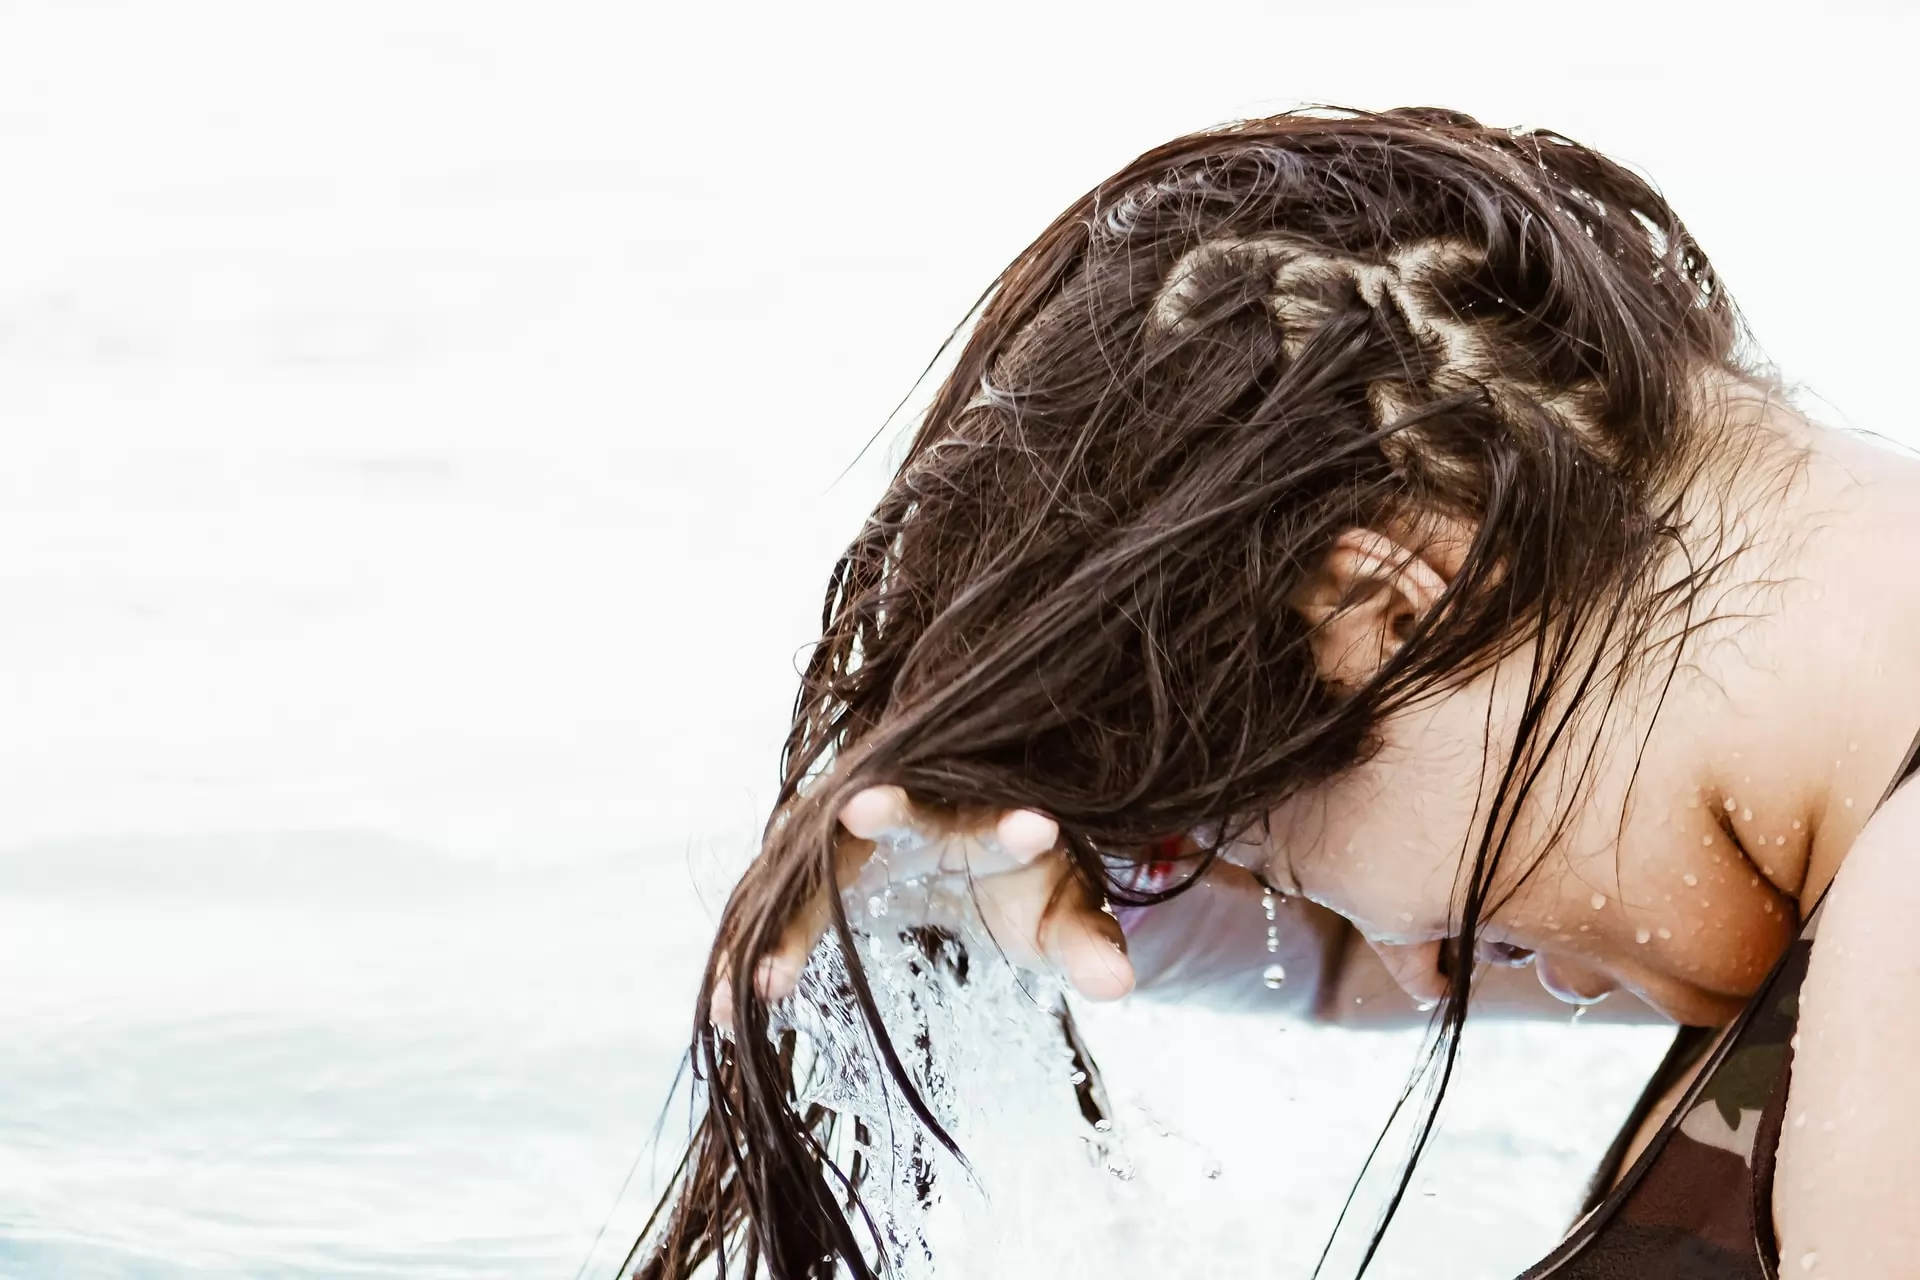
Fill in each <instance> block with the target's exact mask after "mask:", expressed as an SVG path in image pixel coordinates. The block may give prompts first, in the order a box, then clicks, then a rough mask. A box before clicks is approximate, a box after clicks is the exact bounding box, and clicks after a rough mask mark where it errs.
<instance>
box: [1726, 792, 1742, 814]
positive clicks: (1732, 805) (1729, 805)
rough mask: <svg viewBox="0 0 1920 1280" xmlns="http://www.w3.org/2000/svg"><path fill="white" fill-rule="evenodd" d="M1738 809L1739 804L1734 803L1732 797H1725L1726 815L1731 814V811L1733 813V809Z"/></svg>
mask: <svg viewBox="0 0 1920 1280" xmlns="http://www.w3.org/2000/svg"><path fill="white" fill-rule="evenodd" d="M1739 807H1740V806H1739V804H1738V803H1736V802H1735V800H1734V798H1733V797H1732V796H1728V797H1727V812H1728V813H1732V812H1733V811H1734V810H1735V809H1737V808H1739Z"/></svg>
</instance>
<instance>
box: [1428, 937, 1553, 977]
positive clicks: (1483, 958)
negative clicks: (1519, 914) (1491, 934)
mask: <svg viewBox="0 0 1920 1280" xmlns="http://www.w3.org/2000/svg"><path fill="white" fill-rule="evenodd" d="M1459 954H1460V939H1458V938H1447V939H1445V940H1444V941H1442V942H1441V944H1440V963H1439V968H1440V972H1441V974H1442V975H1443V976H1451V974H1452V973H1453V960H1454V957H1455V956H1457V955H1459ZM1473 958H1474V959H1475V960H1476V961H1478V962H1479V963H1481V964H1490V965H1493V966H1495V967H1497V968H1502V969H1524V968H1526V967H1527V966H1528V965H1530V964H1532V963H1533V952H1531V951H1529V950H1527V949H1526V948H1525V947H1516V946H1514V945H1513V944H1512V943H1510V942H1495V941H1493V940H1492V939H1491V938H1476V939H1474V944H1473Z"/></svg>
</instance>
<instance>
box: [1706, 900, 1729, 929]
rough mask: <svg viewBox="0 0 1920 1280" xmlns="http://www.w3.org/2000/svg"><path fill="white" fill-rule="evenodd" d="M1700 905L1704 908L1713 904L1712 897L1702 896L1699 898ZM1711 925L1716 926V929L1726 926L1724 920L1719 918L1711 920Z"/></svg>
mask: <svg viewBox="0 0 1920 1280" xmlns="http://www.w3.org/2000/svg"><path fill="white" fill-rule="evenodd" d="M1700 905H1701V906H1702V907H1703V908H1704V907H1710V906H1712V905H1713V899H1712V898H1702V899H1700ZM1713 927H1714V928H1716V929H1724V928H1726V927H1727V926H1726V922H1725V921H1721V920H1715V921H1714V922H1713Z"/></svg>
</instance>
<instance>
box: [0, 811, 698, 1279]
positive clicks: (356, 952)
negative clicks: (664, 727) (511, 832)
mask: <svg viewBox="0 0 1920 1280" xmlns="http://www.w3.org/2000/svg"><path fill="white" fill-rule="evenodd" d="M192 844H193V842H185V841H178V840H176V841H170V842H164V843H162V842H155V841H144V842H141V841H134V842H122V843H118V844H117V845H114V846H111V847H109V846H103V845H100V844H79V845H69V846H66V847H49V848H43V849H40V850H34V851H26V852H16V853H15V854H13V855H12V856H10V857H6V858H0V1275H6V1276H76V1277H85V1276H99V1277H175V1276H182V1277H184V1276H273V1277H322V1276H367V1277H396V1278H397V1277H422V1278H424V1277H467V1276H471V1277H534V1276H571V1275H573V1274H574V1273H575V1271H576V1269H578V1268H579V1267H581V1266H582V1264H584V1263H587V1262H588V1257H589V1248H590V1246H591V1244H592V1241H593V1237H594V1234H595V1232H596V1230H597V1229H599V1228H600V1226H601V1225H602V1222H603V1221H604V1220H605V1217H606V1215H607V1214H608V1212H609V1210H610V1209H612V1208H613V1204H614V1196H615V1193H616V1191H617V1190H618V1188H619V1186H620V1183H621V1180H622V1179H623V1177H625V1175H626V1173H627V1170H628V1168H629V1166H630V1164H631V1162H632V1161H633V1160H634V1158H635V1156H636V1155H637V1154H638V1153H639V1151H640V1149H641V1147H642V1144H643V1142H644V1140H645V1138H646V1136H647V1133H648V1131H649V1128H650V1126H651V1124H652V1123H653V1121H654V1119H655V1118H656V1117H657V1115H658V1114H659V1109H660V1106H661V1103H662V1100H663V1098H664V1094H665V1089H666V1085H667V1079H668V1073H670V1071H671V1069H672V1067H673V1064H674V1058H675V1056H676V1054H677V1052H678V1044H677V1040H678V1036H677V1035H676V1034H675V1030H674V1029H671V1028H672V1023H671V1022H670V1020H669V1019H668V1018H666V1017H665V1016H664V1012H665V1010H666V1009H667V1008H669V1007H679V1008H684V1007H686V1006H685V1001H684V999H682V998H681V992H680V991H679V988H680V987H682V986H684V980H685V979H686V977H687V972H688V970H689V969H690V966H691V963H692V962H695V961H697V959H698V953H699V948H698V946H697V934H698V932H699V928H700V925H699V923H698V914H699V908H698V905H697V903H695V902H694V901H693V899H692V897H691V895H690V894H688V895H687V899H688V901H687V904H686V907H687V912H688V913H689V914H690V915H691V916H692V917H694V918H693V919H691V920H690V921H689V923H690V924H691V926H692V927H691V928H690V929H689V931H688V932H689V933H691V934H693V935H696V936H695V937H694V938H693V942H694V943H695V945H685V944H686V942H687V941H688V940H687V939H685V938H681V937H675V938H672V939H668V938H665V937H663V936H662V931H661V928H660V921H661V920H662V919H669V920H670V919H672V918H673V913H671V912H663V911H662V910H661V908H662V907H665V906H668V905H669V903H668V902H666V901H664V900H663V899H666V898H668V897H669V896H670V895H671V894H672V893H673V890H672V888H671V887H670V886H669V887H667V888H661V887H660V886H658V885H649V883H648V879H649V878H648V876H646V875H644V874H643V873H642V868H643V866H645V867H657V866H658V862H657V860H644V861H643V860H641V859H638V858H635V859H631V860H617V859H615V860H603V861H599V862H595V863H592V864H584V865H580V866H574V867H565V866H562V867H557V868H548V869H545V870H541V871H521V872H509V873H499V872H494V871H491V870H489V869H487V868H484V867H478V866H476V865H474V864H471V863H460V862H455V861H444V862H443V861H436V860H435V859H433V858H431V857H429V856H426V855H420V854H413V853H410V852H409V851H407V850H405V849H402V848H398V847H396V846H394V845H393V844H392V843H391V842H380V841H375V840H371V839H368V838H366V837H355V836H352V835H345V836H333V837H327V836H307V837H304V838H301V839H297V840H291V841H290V840H287V839H286V838H279V839H274V840H265V839H261V840H248V839H244V838H232V837H229V838H226V839H223V840H221V841H217V842H215V841H210V842H203V843H202V845H201V847H200V848H199V850H198V851H197V853H196V851H195V850H194V849H193V848H192V847H191V846H192ZM115 868H118V874H117V875H116V874H114V869H115ZM214 877H218V878H219V879H220V880H222V881H224V884H221V883H210V879H211V878H214ZM679 882H680V883H682V884H684V883H685V882H686V877H685V875H684V871H683V873H682V875H681V876H680V877H679ZM641 912H644V913H645V916H646V918H647V919H648V921H649V925H650V927H647V928H636V927H635V921H636V915H637V913H641ZM675 944H679V945H675ZM670 989H671V995H670V994H669V992H670ZM630 1200H631V1201H632V1203H630V1204H629V1205H628V1206H627V1208H628V1210H629V1211H632V1210H637V1209H638V1208H639V1207H640V1206H639V1204H638V1200H637V1198H636V1197H630ZM631 1216H632V1213H631V1212H629V1213H628V1217H631ZM632 1225H633V1224H632V1223H631V1222H628V1223H627V1225H626V1227H625V1228H624V1229H625V1230H627V1232H628V1234H629V1237H630V1235H631V1229H632ZM625 1243H626V1242H625V1241H623V1242H622V1243H621V1247H622V1248H624V1244H625ZM611 1247H612V1242H611V1240H609V1241H607V1242H606V1243H605V1245H604V1247H603V1248H611ZM617 1258H618V1254H617V1253H615V1254H614V1256H612V1257H609V1258H604V1259H601V1260H600V1262H599V1263H598V1264H596V1265H595V1266H592V1267H589V1271H588V1273H589V1274H599V1275H604V1274H610V1269H611V1267H612V1266H613V1264H614V1263H615V1262H617Z"/></svg>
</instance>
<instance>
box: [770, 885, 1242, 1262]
mask: <svg viewBox="0 0 1920 1280" xmlns="http://www.w3.org/2000/svg"><path fill="white" fill-rule="evenodd" d="M843 902H844V903H845V905H846V906H847V908H848V914H849V919H850V921H851V922H852V923H853V924H854V929H855V946H856V950H857V952H858V955H859V959H860V962H861V966H862V969H863V971H864V972H865V975H866V978H867V983H868V986H869V989H870V990H871V991H872V994H873V998H874V1001H875V1004H876V1005H877V1006H878V1008H879V1011H880V1015H881V1019H882V1021H883V1022H884V1023H885V1025H886V1027H887V1030H888V1032H889V1034H890V1036H891V1038H892V1040H893V1043H894V1046H895V1049H896V1051H897V1052H898V1053H899V1055H900V1058H901V1062H902V1064H903V1065H904V1066H905V1068H906V1071H907V1074H908V1076H909V1077H910V1078H911V1080H912V1081H913V1084H914V1086H915V1088H916V1089H917V1090H918V1091H919V1093H920V1096H921V1098H922V1099H923V1100H924V1101H925V1102H926V1104H927V1107H928V1109H929V1110H930V1111H931V1113H932V1114H933V1115H934V1116H935V1118H937V1119H938V1120H939V1121H940V1123H941V1125H942V1126H944V1127H945V1128H946V1130H947V1132H948V1133H949V1134H951V1135H952V1137H953V1139H954V1141H955V1142H956V1144H957V1145H958V1146H959V1148H960V1150H961V1153H962V1155H963V1157H964V1161H963V1160H960V1159H956V1158H954V1156H953V1155H952V1154H950V1153H949V1152H947V1151H946V1150H945V1149H944V1148H942V1147H941V1146H940V1144H939V1142H938V1141H937V1140H936V1139H935V1138H934V1137H933V1135H932V1134H931V1133H930V1132H929V1131H928V1129H927V1128H926V1126H924V1125H923V1124H922V1123H921V1122H920V1121H919V1120H918V1118H917V1117H915V1115H914V1114H913V1112H912V1111H911V1110H910V1108H909V1107H908V1105H907V1102H906V1098H905V1096H904V1095H903V1094H902V1092H901V1090H900V1088H899V1085H898V1083H897V1082H896V1081H895V1080H893V1078H892V1077H891V1075H890V1074H889V1073H888V1071H887V1069H886V1067H885V1065H884V1064H883V1063H882V1061H881V1059H880V1057H879V1054H878V1052H877V1050H876V1048H875V1045H874V1043H873V1039H872V1037H871V1035H870V1033H869V1031H868V1029H867V1026H866V1024H865V1022H864V1020H863V1019H862V1018H861V1016H860V1013H859V1009H858V1006H857V1004H856V1002H855V1000H854V997H853V991H852V986H851V983H850V981H849V978H848V971H847V962H846V955H845V953H844V951H843V950H842V947H841V944H840V942H839V940H838V938H837V937H836V936H834V935H833V934H832V933H831V932H829V933H828V935H827V936H826V937H825V938H823V939H822V941H821V942H820V944H819V945H818V946H817V947H816V948H815V950H814V952H813V954H812V955H811V956H810V957H809V958H808V962H807V966H806V969H805V971H804V972H803V974H802V976H801V980H800V983H799V986H798V988H797V989H796V991H795V993H794V994H793V996H791V997H790V998H788V999H787V1000H785V1001H783V1002H781V1004H780V1005H779V1006H778V1007H777V1008H776V1009H775V1011H774V1012H775V1018H774V1031H775V1034H776V1035H778V1034H781V1033H782V1032H784V1031H788V1030H791V1031H793V1032H796V1033H797V1039H798V1049H799V1052H798V1054H797V1057H796V1062H797V1063H798V1066H797V1070H796V1075H797V1078H798V1080H799V1084H798V1088H797V1092H796V1101H797V1103H798V1105H799V1106H801V1107H805V1106H807V1105H810V1104H815V1103H817V1104H820V1105H822V1106H825V1107H827V1108H829V1109H830V1110H832V1111H834V1112H835V1113H836V1114H838V1115H839V1116H840V1117H841V1124H840V1125H839V1126H838V1131H837V1133H836V1138H835V1142H836V1144H837V1149H836V1150H834V1151H833V1152H832V1154H833V1156H834V1158H835V1160H836V1163H838V1164H839V1165H840V1167H841V1168H842V1169H844V1170H848V1171H852V1170H855V1169H858V1170H859V1174H860V1198H861V1202H862V1203H863V1204H864V1205H865V1207H866V1209H867V1211H868V1213H869V1214H870V1215H871V1216H872V1219H873V1222H874V1224H875V1227H876V1229H877V1233H878V1236H879V1242H878V1253H879V1254H880V1256H879V1257H877V1258H875V1259H874V1261H875V1262H876V1263H877V1264H880V1265H883V1266H885V1267H887V1268H888V1269H889V1274H892V1275H897V1276H900V1277H906V1278H908V1280H921V1278H923V1277H934V1276H976V1275H989V1274H1011V1273H1012V1271H1013V1270H1016V1269H1030V1268H1032V1267H1033V1266H1034V1265H1036V1264H1039V1263H1043V1262H1044V1261H1045V1260H1046V1259H1047V1258H1049V1257H1053V1256H1055V1255H1057V1260H1058V1262H1059V1264H1060V1266H1061V1267H1062V1268H1063V1269H1064V1271H1065V1272H1068V1273H1070V1272H1072V1271H1073V1263H1074V1262H1075V1261H1076V1260H1075V1259H1074V1257H1073V1256H1072V1249H1071V1246H1070V1242H1068V1241H1065V1240H1062V1239H1061V1238H1060V1235H1061V1233H1059V1232H1058V1230H1057V1224H1058V1223H1059V1222H1060V1221H1063V1220H1072V1221H1076V1222H1078V1223H1092V1222H1101V1221H1119V1220H1120V1219H1123V1218H1127V1217H1137V1214H1135V1213H1132V1212H1131V1211H1129V1210H1128V1209H1127V1207H1126V1206H1127V1205H1128V1203H1130V1202H1135V1201H1137V1200H1138V1198H1139V1193H1138V1190H1137V1188H1135V1187H1134V1186H1132V1185H1131V1184H1132V1182H1133V1179H1134V1177H1135V1173H1136V1167H1135V1164H1134V1161H1133V1160H1132V1159H1131V1158H1130V1157H1129V1156H1128V1154H1127V1143H1128V1138H1127V1137H1125V1136H1123V1135H1122V1133H1121V1132H1120V1131H1119V1130H1118V1129H1117V1128H1116V1119H1117V1117H1116V1116H1115V1114H1114V1111H1113V1108H1112V1106H1111V1104H1110V1103H1109V1101H1108V1099H1107V1098H1106V1096H1105V1094H1104V1091H1103V1089H1102V1088H1101V1084H1100V1077H1099V1074H1098V1071H1097V1068H1095V1067H1094V1065H1093V1062H1092V1059H1091V1055H1089V1054H1088V1053H1087V1052H1086V1050H1085V1047H1084V1045H1083V1044H1082V1043H1081V1042H1080V1040H1079V1038H1078V1034H1077V1032H1076V1030H1075V1028H1074V1024H1073V1021H1072V1018H1071V1014H1070V1012H1069V1011H1068V1008H1067V1005H1066V1003H1065V999H1064V993H1063V991H1062V989H1061V987H1060V985H1059V984H1058V983H1057V982H1055V981H1053V980H1051V979H1049V978H1045V977H1041V976H1038V975H1034V974H1031V973H1026V972H1022V971H1020V970H1017V969H1015V968H1014V966H1013V965H1011V964H1010V963H1008V962H1007V961H1006V960H1005V958H1004V957H1002V956H1001V955H1000V953H999V950H998V948H997V947H996V946H995V944H994V942H993V940H992V938H991V937H990V936H989V935H988V934H987V932H986V930H985V928H984V926H983V925H982V924H981V922H980V919H979V916H978V913H977V912H976V911H975V910H974V907H973V904H972V901H971V899H970V897H969V895H968V894H967V891H966V886H965V885H964V883H955V882H953V881H951V880H950V879H938V880H929V881H925V882H917V883H908V884H904V885H903V884H900V883H893V884H885V883H881V884H877V885H876V884H872V883H867V882H865V881H862V882H861V883H857V884H855V885H852V886H849V888H848V891H847V892H846V894H845V895H844V897H843ZM875 903H878V904H879V909H878V910H874V909H873V906H874V904H875ZM906 921H913V922H914V923H912V924H911V925H909V924H906V923H904V922H906ZM1128 1124H1129V1127H1131V1124H1132V1122H1131V1120H1129V1121H1128ZM1215 1165H1216V1167H1213V1168H1210V1169H1209V1170H1208V1171H1206V1172H1204V1173H1203V1174H1200V1175H1199V1176H1202V1177H1205V1178H1209V1179H1211V1178H1217V1177H1218V1176H1219V1171H1218V1168H1217V1162H1215ZM1037 1204H1045V1205H1047V1206H1048V1212H1047V1213H1045V1214H1031V1213H1027V1212H1014V1213H1003V1212H998V1211H997V1207H998V1206H1004V1205H1037ZM1050 1228H1052V1229H1050ZM1042 1270H1043V1272H1044V1270H1045V1268H1044V1266H1043V1267H1042Z"/></svg>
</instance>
